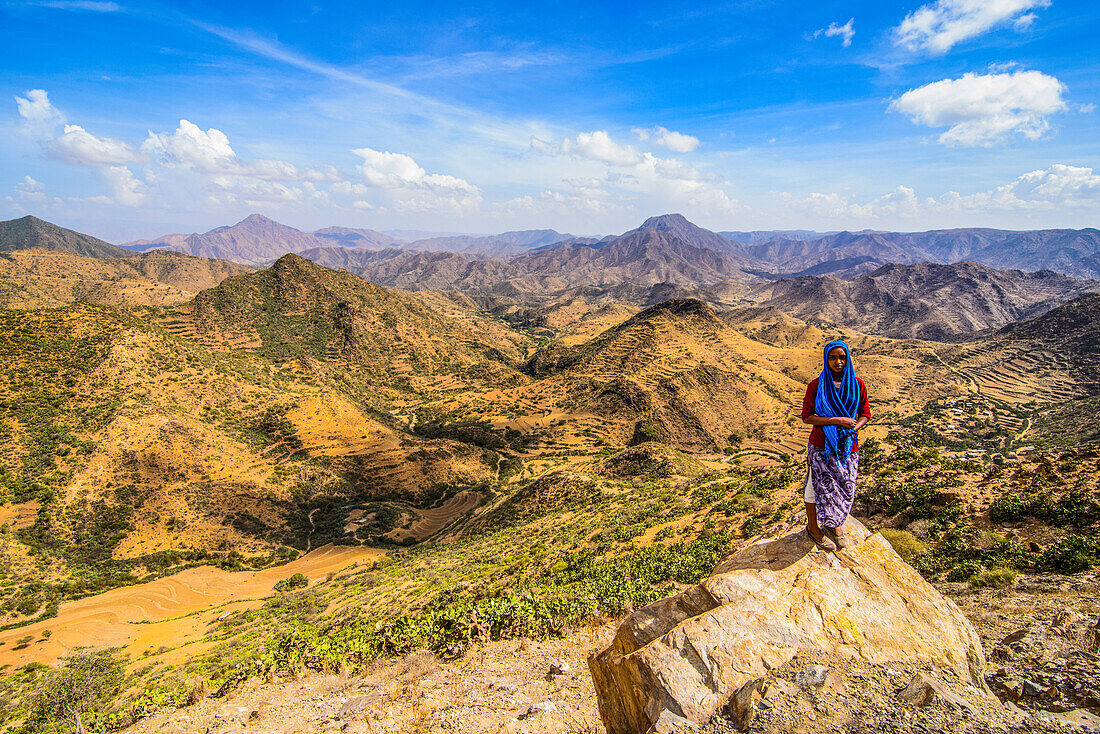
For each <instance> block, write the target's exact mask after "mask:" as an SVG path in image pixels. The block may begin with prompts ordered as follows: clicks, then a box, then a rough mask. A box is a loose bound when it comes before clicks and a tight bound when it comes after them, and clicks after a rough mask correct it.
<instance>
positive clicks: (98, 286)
mask: <svg viewBox="0 0 1100 734" xmlns="http://www.w3.org/2000/svg"><path fill="white" fill-rule="evenodd" d="M248 270H249V268H247V267H246V266H244V265H238V264H237V263H234V262H228V261H225V260H207V259H206V258H199V257H192V256H190V255H183V254H180V253H176V252H168V251H151V252H147V253H141V254H139V255H135V254H133V253H128V254H127V256H126V257H120V258H92V257H84V256H81V255H73V254H69V253H65V252H56V251H52V250H41V249H30V250H17V251H15V252H11V253H8V254H5V255H4V256H3V257H2V258H0V276H2V280H0V307H3V308H48V307H53V306H60V305H64V304H68V303H75V302H77V301H85V302H87V303H98V304H103V305H108V306H165V305H173V304H177V303H183V302H185V301H188V300H190V299H191V298H193V297H194V295H195V293H196V292H198V291H200V290H203V289H206V288H212V287H214V286H215V285H217V284H218V283H220V282H221V281H222V280H224V279H225V278H227V277H229V276H232V275H237V274H240V273H243V272H246V271H248Z"/></svg>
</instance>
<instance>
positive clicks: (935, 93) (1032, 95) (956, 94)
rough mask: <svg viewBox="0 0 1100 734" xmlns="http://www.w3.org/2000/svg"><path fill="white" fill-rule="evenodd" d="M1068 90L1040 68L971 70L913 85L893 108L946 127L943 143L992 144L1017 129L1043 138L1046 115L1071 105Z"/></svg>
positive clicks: (919, 121) (923, 122)
mask: <svg viewBox="0 0 1100 734" xmlns="http://www.w3.org/2000/svg"><path fill="white" fill-rule="evenodd" d="M1063 92H1065V85H1063V84H1062V82H1060V81H1058V80H1057V79H1055V78H1054V77H1052V76H1047V75H1046V74H1043V73H1042V72H1039V71H1017V72H1012V73H1007V74H984V75H982V74H973V73H968V74H964V75H963V76H962V77H960V78H958V79H943V80H942V81H938V82H932V83H931V84H926V85H924V86H923V87H917V88H916V89H910V90H909V91H908V92H906V93H905V94H903V95H901V97H899V98H898V99H896V100H894V102H892V103H891V105H890V110H891V111H895V112H901V113H903V114H906V115H908V116H909V117H910V118H911V119H912V120H913V122H914V123H916V124H918V125H928V126H929V127H944V126H947V128H948V129H947V130H946V131H945V132H944V133H943V134H942V135H940V138H939V140H940V142H941V143H945V144H947V145H983V146H990V145H993V144H994V143H996V142H999V141H1001V140H1003V139H1004V138H1006V137H1008V136H1009V135H1012V134H1014V133H1019V134H1021V135H1023V136H1025V137H1027V138H1029V139H1031V140H1036V139H1038V138H1040V137H1042V135H1043V133H1045V132H1046V131H1047V130H1049V129H1050V123H1048V122H1047V119H1046V118H1047V116H1049V115H1052V114H1054V113H1056V112H1061V111H1062V110H1065V109H1066V106H1067V105H1066V101H1065V100H1064V99H1063V97H1062V94H1063Z"/></svg>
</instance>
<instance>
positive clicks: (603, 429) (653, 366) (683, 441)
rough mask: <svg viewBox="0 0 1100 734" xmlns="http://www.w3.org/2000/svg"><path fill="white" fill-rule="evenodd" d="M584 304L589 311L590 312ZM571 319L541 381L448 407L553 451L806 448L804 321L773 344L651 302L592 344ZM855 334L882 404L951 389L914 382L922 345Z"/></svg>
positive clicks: (682, 305) (705, 315)
mask: <svg viewBox="0 0 1100 734" xmlns="http://www.w3.org/2000/svg"><path fill="white" fill-rule="evenodd" d="M576 305H577V306H579V308H580V312H581V313H589V312H590V311H589V305H588V304H586V303H584V304H576ZM591 313H593V321H592V322H591V327H597V328H598V327H599V326H602V325H604V324H601V321H600V320H599V317H598V311H595V312H591ZM575 318H576V317H575V316H571V317H569V319H568V320H567V321H566V323H568V324H570V327H569V328H571V329H575V330H576V336H573V335H571V336H568V337H566V338H563V339H560V340H558V341H556V342H553V343H551V344H550V345H548V346H545V347H543V348H541V349H539V350H538V351H537V352H535V353H534V354H533V355H532V356H531V358H530V359H529V360H528V362H527V366H526V369H527V371H528V372H529V373H530V374H531V375H532V376H533V377H535V378H537V379H536V380H535V381H534V382H532V383H531V384H528V385H520V386H516V387H511V388H508V389H506V390H496V391H492V392H489V393H481V394H476V393H475V394H469V395H464V396H457V397H456V398H455V399H454V400H453V401H451V402H450V403H447V404H446V405H445V406H444V407H445V408H446V409H447V410H448V411H449V412H450V413H451V414H452V415H454V416H456V417H458V416H465V417H467V418H470V417H475V416H476V417H477V418H478V419H479V420H484V421H488V422H490V423H491V424H492V425H494V426H495V427H497V428H511V429H514V430H518V431H521V432H524V433H527V434H530V435H532V436H534V437H537V439H538V440H539V442H540V443H545V444H547V445H562V444H564V445H566V446H583V445H586V444H589V443H590V442H592V441H593V440H595V441H596V442H597V445H611V446H617V445H623V444H627V443H638V442H641V441H646V440H650V439H652V440H659V441H662V442H665V443H668V444H670V445H673V446H676V447H678V448H681V449H685V450H690V451H701V452H722V451H727V450H731V451H734V452H736V451H738V450H740V449H749V448H752V449H753V450H756V449H759V450H760V452H761V454H760V455H763V456H778V455H779V454H783V453H787V454H794V453H797V452H798V451H799V450H800V447H801V445H802V442H803V441H804V437H803V436H802V431H801V429H800V427H799V426H800V423H799V421H798V419H797V417H796V415H795V413H794V412H793V409H792V406H796V405H797V404H798V403H799V401H800V400H801V396H802V391H803V390H804V389H805V386H806V383H807V382H809V380H811V379H812V378H813V377H814V376H815V375H816V370H814V369H813V367H812V365H815V364H816V363H817V361H818V359H819V356H818V355H817V350H818V349H819V348H820V343H821V342H822V341H823V340H824V338H825V334H824V333H823V332H822V331H821V330H820V329H818V328H816V327H810V326H808V325H805V324H803V323H801V322H799V323H800V324H801V336H800V337H799V338H797V339H795V340H788V341H787V342H786V343H779V341H778V340H777V339H776V340H774V341H773V343H768V342H766V341H761V340H759V338H758V335H757V331H758V330H757V329H755V328H753V326H751V325H746V324H734V323H727V322H726V321H724V320H723V319H720V318H719V317H718V316H717V315H716V314H715V313H714V311H713V310H712V309H711V308H710V307H709V306H707V305H706V304H704V303H702V302H701V301H698V300H695V299H684V300H674V301H668V302H665V303H662V304H658V305H656V306H652V307H650V308H647V309H645V310H644V311H641V312H639V313H636V314H634V315H633V316H630V317H629V318H628V319H626V320H624V321H622V322H621V323H618V324H615V325H613V326H611V327H610V328H606V329H605V330H604V331H602V332H601V333H597V334H595V335H592V336H588V335H587V334H591V332H592V331H594V329H591V328H590V327H589V326H586V325H585V322H584V320H583V318H582V319H581V320H580V321H575V320H572V319H575ZM620 318H621V316H620ZM609 320H610V319H609ZM604 323H606V322H604ZM586 329H587V334H586ZM567 333H568V332H567ZM849 338H850V339H851V340H852V342H851V343H852V344H853V346H854V348H856V349H858V350H860V354H861V356H860V369H861V370H863V371H864V374H865V375H866V376H869V377H873V379H874V380H875V384H876V385H877V389H876V394H875V395H873V396H872V397H873V400H875V401H876V402H877V401H883V402H884V403H887V404H893V403H896V402H898V401H903V402H904V401H911V400H914V399H919V400H921V401H923V400H924V399H927V396H928V395H929V394H931V392H932V391H935V390H943V389H948V387H949V386H950V384H951V382H952V381H951V380H950V379H947V380H941V381H940V383H939V384H938V385H933V384H932V383H931V382H930V381H928V380H926V379H924V378H923V377H921V378H917V375H919V374H920V373H921V372H922V371H923V369H922V368H921V364H922V362H921V360H922V359H927V354H925V353H924V348H923V345H916V348H914V345H912V344H909V345H908V346H906V347H904V348H903V347H901V346H900V345H894V344H890V343H884V342H883V341H882V340H876V339H871V338H868V337H864V336H862V335H859V334H854V333H851V332H849ZM915 378H916V379H915ZM960 384H961V381H960Z"/></svg>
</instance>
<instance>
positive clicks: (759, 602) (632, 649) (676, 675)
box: [588, 518, 988, 734]
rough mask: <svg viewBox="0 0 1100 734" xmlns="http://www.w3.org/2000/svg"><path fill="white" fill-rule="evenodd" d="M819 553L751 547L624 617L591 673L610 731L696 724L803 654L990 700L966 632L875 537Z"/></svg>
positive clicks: (861, 535) (977, 652) (786, 540)
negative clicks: (965, 687)
mask: <svg viewBox="0 0 1100 734" xmlns="http://www.w3.org/2000/svg"><path fill="white" fill-rule="evenodd" d="M846 527H847V528H848V533H849V535H850V536H851V537H853V538H855V539H856V542H855V543H853V544H852V545H850V546H849V547H848V548H846V549H845V550H842V551H838V552H836V553H830V552H825V551H823V550H821V549H819V548H818V547H817V546H815V545H814V543H813V542H812V541H810V540H809V539H808V538H807V537H806V536H805V534H804V533H802V532H796V533H792V534H790V535H787V536H785V537H782V538H779V539H777V540H766V541H761V542H759V543H756V544H755V545H752V546H750V547H748V548H746V549H745V550H743V551H741V552H740V553H736V554H734V555H732V556H730V557H729V558H727V559H725V560H724V561H722V563H721V564H719V566H718V568H716V569H715V571H714V574H713V575H712V576H711V577H710V578H708V579H706V580H705V581H703V582H702V583H700V584H698V585H697V586H694V587H692V588H690V589H687V590H686V591H683V592H681V593H679V594H677V595H675V596H672V597H669V598H667V599H662V600H661V601H658V602H654V603H653V604H650V605H649V606H646V607H643V608H641V609H639V610H637V611H635V612H634V613H632V614H630V615H629V616H628V617H627V618H626V619H625V620H623V622H622V624H621V625H620V626H619V629H618V632H617V633H616V635H615V639H614V641H613V642H612V644H611V646H610V647H608V648H607V649H606V650H603V651H602V652H600V653H598V654H596V655H593V656H592V657H591V658H590V659H589V661H588V665H589V668H590V669H591V671H592V678H593V680H594V682H595V686H596V692H597V695H598V697H599V707H600V716H601V717H602V718H603V722H604V725H605V726H606V727H607V731H608V732H609V734H644V732H647V731H650V730H651V728H652V727H653V725H654V724H655V723H656V722H657V721H658V719H659V718H660V716H661V712H662V711H668V712H670V713H672V714H675V715H676V716H682V717H684V718H686V719H688V720H690V721H693V722H703V721H706V720H707V719H708V718H710V717H711V716H712V715H713V714H714V713H715V712H717V711H718V710H719V709H720V708H722V707H723V706H727V704H731V703H734V702H735V701H734V702H731V698H734V694H736V693H737V692H738V691H739V690H741V689H742V688H743V687H745V686H746V685H748V684H751V683H752V682H753V681H755V680H756V679H758V678H760V677H761V676H763V675H764V674H765V673H766V672H767V671H769V670H772V669H774V668H777V667H779V666H781V665H783V664H784V663H786V662H787V661H789V660H791V659H792V658H793V657H794V656H795V655H797V654H798V653H799V652H800V651H809V650H820V651H822V652H824V653H827V654H830V655H839V656H844V657H853V658H861V659H862V660H864V661H866V662H868V663H887V662H902V663H905V662H924V663H931V664H932V665H934V666H936V667H939V668H949V669H952V670H954V671H955V672H956V673H957V674H958V675H959V677H960V679H961V680H963V681H965V682H967V683H969V684H970V685H972V686H974V687H975V688H977V689H978V690H979V691H980V692H981V693H982V694H988V688H987V687H986V685H985V681H984V678H983V670H984V667H985V659H984V657H983V655H982V647H981V641H980V640H979V638H978V635H977V633H976V632H975V631H974V628H973V626H971V624H970V622H969V621H968V620H967V619H966V617H964V616H963V614H962V612H961V611H959V608H958V607H956V606H955V604H954V603H953V602H951V601H949V600H947V599H945V598H944V597H943V596H941V595H940V594H939V592H937V591H936V590H935V589H934V588H933V587H932V586H931V585H930V584H929V583H928V582H927V581H925V580H924V579H923V578H922V577H921V575H920V574H919V573H917V572H916V571H915V570H914V569H913V568H912V567H911V566H909V565H908V564H907V563H905V561H903V560H902V559H901V557H900V556H898V554H897V553H895V552H894V549H893V548H892V547H891V546H890V544H889V543H888V542H887V541H886V540H885V539H884V538H883V537H882V536H881V535H878V534H875V535H871V534H870V533H869V532H868V531H867V529H866V528H865V527H863V525H861V524H859V523H858V522H857V521H855V520H853V519H850V518H849V520H848V523H847V525H846Z"/></svg>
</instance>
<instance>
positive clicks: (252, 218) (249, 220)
mask: <svg viewBox="0 0 1100 734" xmlns="http://www.w3.org/2000/svg"><path fill="white" fill-rule="evenodd" d="M237 224H278V225H280V226H283V227H285V226H286V225H285V224H282V223H280V222H276V221H275V220H274V219H270V218H268V217H265V216H264V215H263V214H249V215H248V216H247V217H245V218H244V219H242V220H241V221H239V222H237Z"/></svg>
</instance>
